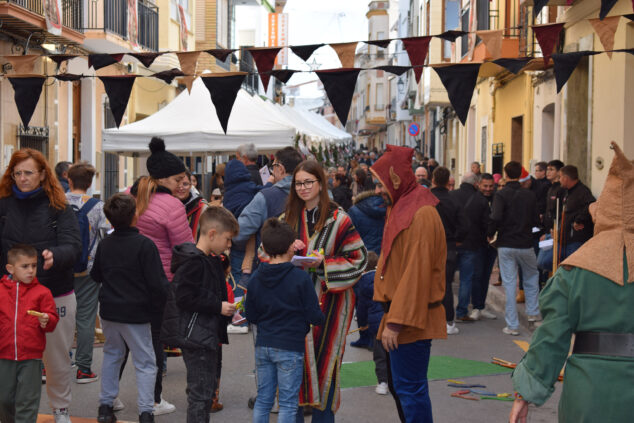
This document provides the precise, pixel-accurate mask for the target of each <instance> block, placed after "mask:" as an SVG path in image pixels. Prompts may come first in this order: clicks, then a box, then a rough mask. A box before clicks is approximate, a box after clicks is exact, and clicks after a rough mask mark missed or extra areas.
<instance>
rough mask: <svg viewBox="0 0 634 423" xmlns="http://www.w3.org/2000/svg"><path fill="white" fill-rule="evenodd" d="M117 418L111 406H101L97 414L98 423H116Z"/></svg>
mask: <svg viewBox="0 0 634 423" xmlns="http://www.w3.org/2000/svg"><path fill="white" fill-rule="evenodd" d="M116 421H117V416H115V415H114V410H113V409H112V407H110V406H109V405H105V404H101V405H100V406H99V412H98V414H97V422H99V423H116Z"/></svg>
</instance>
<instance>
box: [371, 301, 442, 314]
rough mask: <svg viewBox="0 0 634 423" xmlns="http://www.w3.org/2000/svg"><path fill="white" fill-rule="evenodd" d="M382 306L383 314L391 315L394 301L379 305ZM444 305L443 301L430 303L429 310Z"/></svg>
mask: <svg viewBox="0 0 634 423" xmlns="http://www.w3.org/2000/svg"><path fill="white" fill-rule="evenodd" d="M379 304H381V307H383V312H384V313H386V314H387V313H389V311H390V306H391V305H392V301H388V302H386V303H379ZM441 305H442V301H434V302H433V303H429V304H427V308H428V309H429V308H436V307H440V306H441Z"/></svg>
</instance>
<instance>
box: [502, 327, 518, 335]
mask: <svg viewBox="0 0 634 423" xmlns="http://www.w3.org/2000/svg"><path fill="white" fill-rule="evenodd" d="M502 332H504V333H505V334H507V335H513V336H518V335H519V334H520V331H519V330H517V329H511V328H509V327H508V326H505V327H504V329H502Z"/></svg>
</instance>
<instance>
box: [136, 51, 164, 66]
mask: <svg viewBox="0 0 634 423" xmlns="http://www.w3.org/2000/svg"><path fill="white" fill-rule="evenodd" d="M128 54H129V55H130V56H132V57H134V58H135V59H137V60H138V61H139V62H141V63H143V66H145V67H146V68H149V67H150V66H152V63H154V60H156V58H157V57H159V56H160V55H162V54H163V53H128Z"/></svg>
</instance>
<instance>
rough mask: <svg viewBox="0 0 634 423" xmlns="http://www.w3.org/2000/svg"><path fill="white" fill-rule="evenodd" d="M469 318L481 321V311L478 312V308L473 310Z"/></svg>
mask: <svg viewBox="0 0 634 423" xmlns="http://www.w3.org/2000/svg"><path fill="white" fill-rule="evenodd" d="M469 318H470V319H471V320H480V310H478V309H477V308H474V309H473V310H471V313H469Z"/></svg>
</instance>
